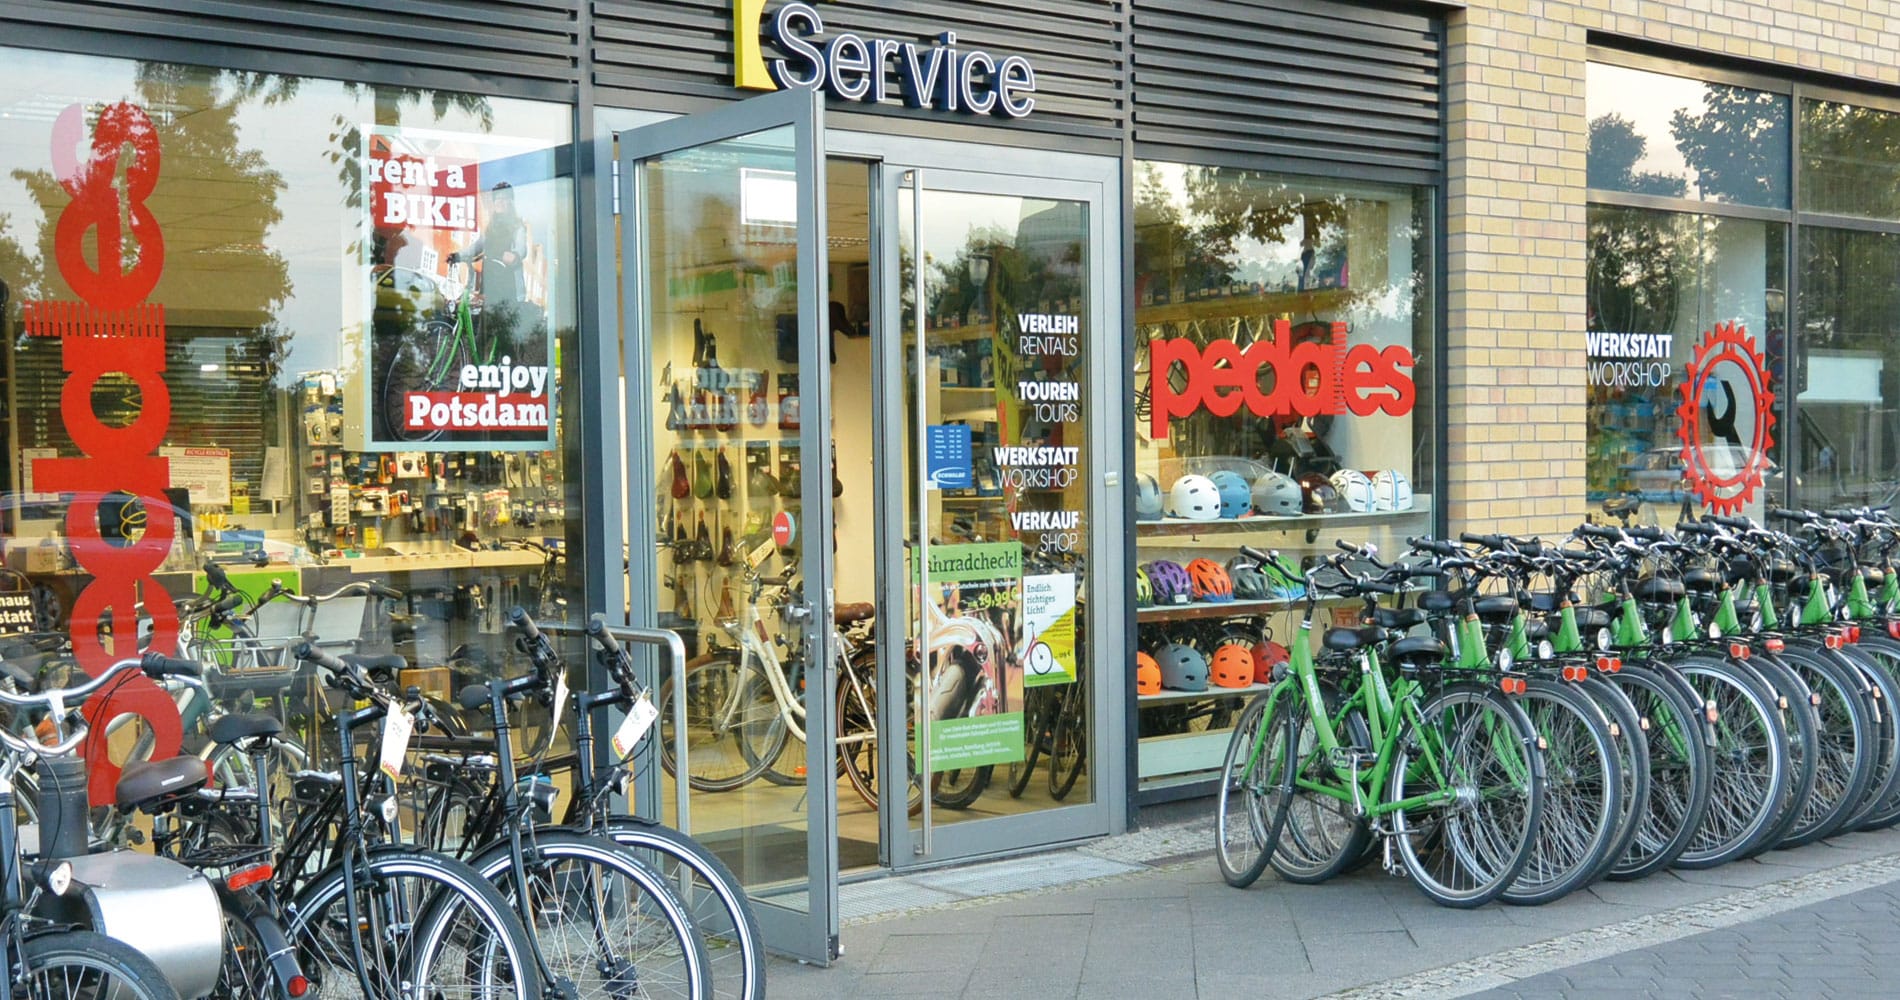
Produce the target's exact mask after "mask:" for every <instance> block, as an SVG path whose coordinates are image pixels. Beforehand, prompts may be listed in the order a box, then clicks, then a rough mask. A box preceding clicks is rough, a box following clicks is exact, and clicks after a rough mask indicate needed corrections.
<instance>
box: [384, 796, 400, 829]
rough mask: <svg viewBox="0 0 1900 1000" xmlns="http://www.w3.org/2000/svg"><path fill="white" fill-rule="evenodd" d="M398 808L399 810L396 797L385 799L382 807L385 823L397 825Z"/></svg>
mask: <svg viewBox="0 0 1900 1000" xmlns="http://www.w3.org/2000/svg"><path fill="white" fill-rule="evenodd" d="M396 808H397V806H396V797H395V796H394V795H390V796H386V797H384V799H383V803H382V806H381V811H382V814H383V822H384V823H387V824H389V825H390V826H395V825H396Z"/></svg>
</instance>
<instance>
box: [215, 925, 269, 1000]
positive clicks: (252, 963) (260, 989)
mask: <svg viewBox="0 0 1900 1000" xmlns="http://www.w3.org/2000/svg"><path fill="white" fill-rule="evenodd" d="M211 996H212V997H213V998H214V1000H278V998H279V993H278V990H277V976H276V973H274V972H273V971H272V970H271V965H270V960H269V957H268V951H267V949H266V948H265V947H264V943H263V942H262V941H260V940H259V939H258V936H257V933H256V932H255V931H253V930H252V929H251V925H250V922H249V921H247V920H245V919H244V915H243V914H242V913H238V912H235V910H234V908H233V906H232V904H231V903H230V902H229V901H226V902H225V904H224V961H223V962H222V963H220V964H219V966H218V985H217V986H216V987H214V988H213V989H212V992H211Z"/></svg>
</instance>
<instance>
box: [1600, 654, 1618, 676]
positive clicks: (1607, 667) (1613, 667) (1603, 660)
mask: <svg viewBox="0 0 1900 1000" xmlns="http://www.w3.org/2000/svg"><path fill="white" fill-rule="evenodd" d="M1621 669H1623V658H1622V657H1620V656H1599V657H1597V670H1598V671H1600V672H1602V673H1606V674H1613V673H1616V672H1617V671H1618V670H1621Z"/></svg>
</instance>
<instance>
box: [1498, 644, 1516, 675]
mask: <svg viewBox="0 0 1900 1000" xmlns="http://www.w3.org/2000/svg"><path fill="white" fill-rule="evenodd" d="M1516 663H1517V659H1516V658H1515V657H1513V656H1512V655H1511V651H1510V650H1508V649H1500V650H1498V669H1499V670H1509V669H1511V667H1512V666H1513V665H1515V664H1516Z"/></svg>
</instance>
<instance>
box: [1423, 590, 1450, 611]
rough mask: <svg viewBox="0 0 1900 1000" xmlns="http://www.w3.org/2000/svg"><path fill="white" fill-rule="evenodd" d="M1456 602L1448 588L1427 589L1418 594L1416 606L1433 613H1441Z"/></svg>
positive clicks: (1448, 609)
mask: <svg viewBox="0 0 1900 1000" xmlns="http://www.w3.org/2000/svg"><path fill="white" fill-rule="evenodd" d="M1457 604H1458V598H1457V597H1455V596H1453V595H1452V592H1451V591H1449V590H1428V591H1426V592H1424V593H1423V594H1420V595H1418V606H1419V607H1420V608H1421V609H1423V610H1425V611H1428V612H1430V613H1432V614H1435V615H1442V614H1444V613H1445V612H1447V611H1450V610H1451V609H1452V608H1453V607H1455V606H1456V605H1457Z"/></svg>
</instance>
